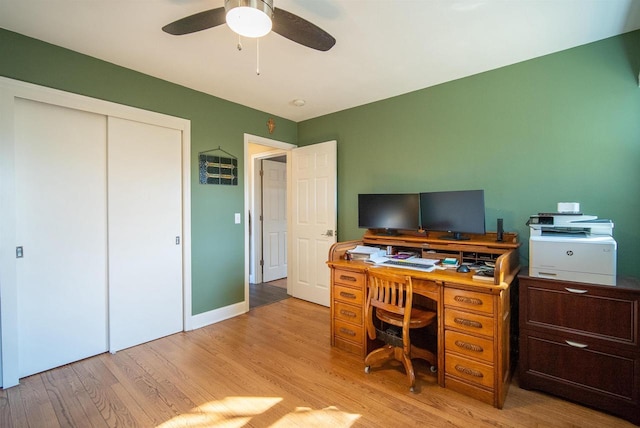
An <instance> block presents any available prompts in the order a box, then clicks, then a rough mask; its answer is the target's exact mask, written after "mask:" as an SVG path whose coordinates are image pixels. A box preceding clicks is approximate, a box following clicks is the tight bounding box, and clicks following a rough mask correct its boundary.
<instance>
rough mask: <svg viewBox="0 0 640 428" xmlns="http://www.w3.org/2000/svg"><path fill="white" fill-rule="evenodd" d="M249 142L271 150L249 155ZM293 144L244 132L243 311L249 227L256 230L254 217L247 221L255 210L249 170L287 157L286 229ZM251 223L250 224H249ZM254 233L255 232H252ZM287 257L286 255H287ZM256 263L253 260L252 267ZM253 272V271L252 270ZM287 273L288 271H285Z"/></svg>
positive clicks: (246, 302) (289, 202) (247, 266)
mask: <svg viewBox="0 0 640 428" xmlns="http://www.w3.org/2000/svg"><path fill="white" fill-rule="evenodd" d="M250 144H259V145H261V146H266V147H271V148H273V150H268V151H265V152H261V153H256V154H253V155H251V154H250V152H249V145H250ZM296 147H297V146H296V145H295V144H291V143H285V142H284V141H278V140H273V139H270V138H265V137H260V136H257V135H252V134H247V133H245V134H244V164H245V165H246V167H245V168H244V207H245V210H244V218H245V222H244V253H245V254H244V304H245V312H248V311H249V282H250V279H251V278H250V263H251V260H252V259H251V253H252V251H251V247H250V244H251V232H252V231H251V229H253V231H255V230H258V228H257V227H256V225H257V224H256V222H255V219H252V220H251V222H250V221H249V218H250V217H249V216H250V215H253V213H254V212H255V207H254V202H255V198H254V197H253V193H254V192H253V189H254V183H255V177H253V180H252V179H251V177H250V176H251V175H253V174H251V171H255V163H256V162H259V161H260V160H262V159H265V158H269V157H274V156H281V155H282V154H284V155H285V156H286V157H287V229H289V224H290V221H291V215H290V213H291V198H290V195H291V183H290V182H291V180H290V178H291V150H292V149H294V148H296ZM249 223H251V225H250V224H249ZM254 233H255V232H254ZM288 241H289V238H287V246H289V242H288ZM287 257H288V256H287ZM256 264H257V262H256V261H254V268H255V265H256ZM287 266H288V267H287V269H290V265H289V264H288V263H287ZM254 272H255V271H254ZM287 275H288V273H287ZM289 291H290V290H289V285H288V284H287V292H289Z"/></svg>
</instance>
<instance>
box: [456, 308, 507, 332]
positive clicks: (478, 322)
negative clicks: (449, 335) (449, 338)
mask: <svg viewBox="0 0 640 428" xmlns="http://www.w3.org/2000/svg"><path fill="white" fill-rule="evenodd" d="M494 324H495V323H494V321H493V318H490V317H485V316H483V315H478V314H472V313H469V312H464V311H457V310H455V309H451V308H445V310H444V326H445V328H447V329H449V328H453V329H457V330H462V331H466V332H469V333H473V334H481V335H483V336H488V337H493V331H494V330H493V327H494Z"/></svg>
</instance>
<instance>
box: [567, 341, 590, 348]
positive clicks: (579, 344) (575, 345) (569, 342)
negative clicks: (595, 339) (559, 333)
mask: <svg viewBox="0 0 640 428" xmlns="http://www.w3.org/2000/svg"><path fill="white" fill-rule="evenodd" d="M565 342H566V344H567V345H569V346H573V347H574V348H586V347H588V346H589V345H586V344H584V343H579V342H573V341H571V340H565Z"/></svg>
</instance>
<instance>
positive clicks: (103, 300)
mask: <svg viewBox="0 0 640 428" xmlns="http://www.w3.org/2000/svg"><path fill="white" fill-rule="evenodd" d="M15 183H16V237H17V242H18V245H19V246H22V248H23V257H22V258H19V259H17V260H16V279H17V295H18V335H19V336H18V337H19V351H18V355H19V376H20V377H24V376H28V375H31V374H34V373H38V372H41V371H44V370H47V369H50V368H53V367H57V366H60V365H63V364H67V363H69V362H72V361H76V360H80V359H83V358H86V357H89V356H92V355H96V354H99V353H102V352H105V351H107V325H106V322H107V279H106V275H107V267H106V257H107V249H106V247H107V242H106V238H107V226H106V224H107V218H106V214H107V208H106V117H105V116H102V115H98V114H93V113H87V112H83V111H79V110H73V109H68V108H64V107H59V106H54V105H50V104H44V103H39V102H35V101H29V100H22V99H17V100H16V102H15Z"/></svg>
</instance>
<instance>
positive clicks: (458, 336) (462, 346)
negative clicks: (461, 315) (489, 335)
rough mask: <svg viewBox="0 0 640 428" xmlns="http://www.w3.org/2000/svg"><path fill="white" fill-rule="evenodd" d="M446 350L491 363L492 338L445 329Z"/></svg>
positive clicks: (492, 357) (492, 360) (492, 358)
mask: <svg viewBox="0 0 640 428" xmlns="http://www.w3.org/2000/svg"><path fill="white" fill-rule="evenodd" d="M444 341H445V345H444V346H445V349H446V350H447V352H449V351H451V352H455V353H458V354H463V355H465V356H467V357H471V358H474V359H478V360H482V361H484V362H485V363H488V364H493V363H494V356H493V340H491V339H484V338H481V337H476V336H471V335H468V334H464V333H459V332H457V331H452V330H447V331H446V332H445V334H444Z"/></svg>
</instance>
